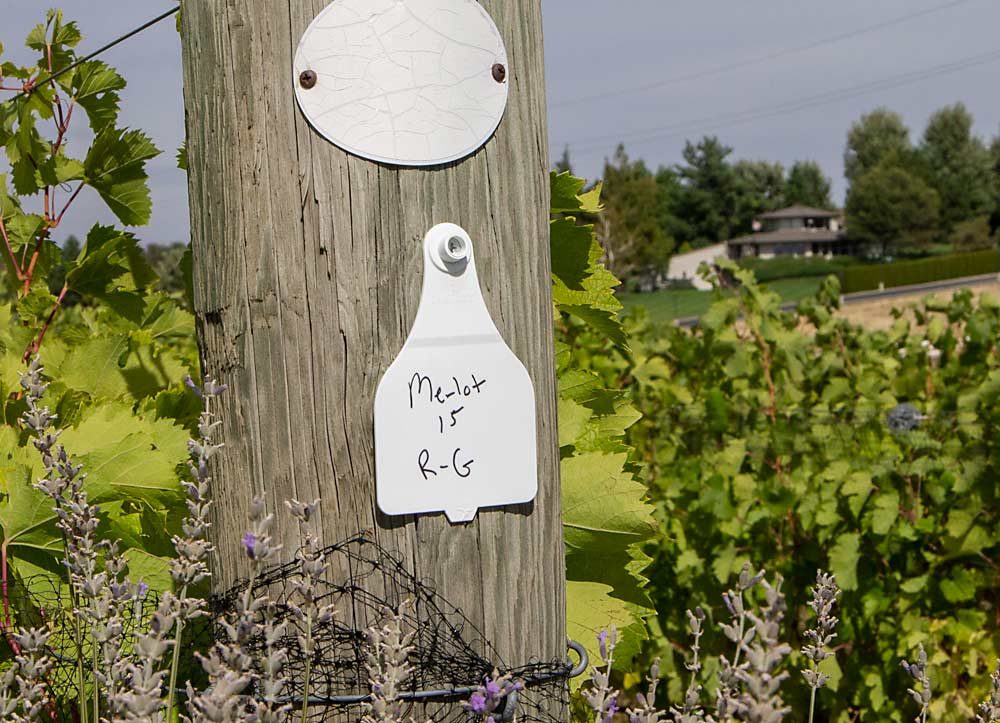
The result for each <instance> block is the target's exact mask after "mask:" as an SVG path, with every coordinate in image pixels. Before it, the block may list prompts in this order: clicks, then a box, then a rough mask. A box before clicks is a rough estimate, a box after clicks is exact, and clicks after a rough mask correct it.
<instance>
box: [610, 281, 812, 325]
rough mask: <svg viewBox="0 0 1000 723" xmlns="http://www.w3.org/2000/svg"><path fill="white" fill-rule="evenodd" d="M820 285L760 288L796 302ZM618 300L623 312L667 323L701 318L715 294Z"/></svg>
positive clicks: (666, 294)
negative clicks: (639, 308)
mask: <svg viewBox="0 0 1000 723" xmlns="http://www.w3.org/2000/svg"><path fill="white" fill-rule="evenodd" d="M822 282H823V279H822V278H821V277H807V278H800V279H780V280H778V281H772V282H771V283H768V284H764V286H766V287H767V288H769V289H771V290H772V291H775V292H777V293H778V295H779V296H781V298H782V300H783V301H800V300H802V299H804V298H806V297H807V296H811V295H812V294H814V293H815V292H816V290H817V289H818V288H819V285H820V284H821V283H822ZM619 298H620V299H621V302H622V304H624V305H625V311H629V310H630V309H634V308H635V307H637V306H644V307H646V310H647V311H648V312H649V315H650V316H651V317H652V318H653V319H654V320H656V321H671V320H673V319H683V318H684V317H688V316H701V315H702V314H704V313H705V311H707V310H708V307H709V306H710V305H711V303H712V301H714V300H715V294H714V293H713V292H711V291H696V290H694V289H679V290H671V289H666V290H664V291H654V292H652V293H649V294H621V295H620V297H619Z"/></svg>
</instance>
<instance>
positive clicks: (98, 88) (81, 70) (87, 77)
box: [69, 60, 126, 133]
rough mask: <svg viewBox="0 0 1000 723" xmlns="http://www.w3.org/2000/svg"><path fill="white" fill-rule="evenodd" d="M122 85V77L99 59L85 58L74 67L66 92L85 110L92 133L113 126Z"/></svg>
mask: <svg viewBox="0 0 1000 723" xmlns="http://www.w3.org/2000/svg"><path fill="white" fill-rule="evenodd" d="M125 85H126V83H125V79H124V78H122V77H121V76H120V75H119V74H118V73H117V72H116V71H115V70H114V69H113V68H112V67H111V66H109V65H107V64H106V63H103V62H101V61H100V60H88V61H87V62H85V63H81V64H80V65H79V66H77V68H76V70H75V71H74V75H73V78H72V84H71V86H70V89H69V92H70V94H71V95H72V96H73V98H74V99H75V100H76V102H77V103H78V104H79V105H80V107H81V108H83V109H84V110H85V111H86V112H87V118H88V119H89V121H90V128H91V130H93V131H94V133H100V132H101V131H103V130H104V129H106V128H108V127H113V126H114V125H115V123H116V122H117V121H118V110H119V103H120V98H119V95H118V93H119V91H121V90H122V89H124V88H125Z"/></svg>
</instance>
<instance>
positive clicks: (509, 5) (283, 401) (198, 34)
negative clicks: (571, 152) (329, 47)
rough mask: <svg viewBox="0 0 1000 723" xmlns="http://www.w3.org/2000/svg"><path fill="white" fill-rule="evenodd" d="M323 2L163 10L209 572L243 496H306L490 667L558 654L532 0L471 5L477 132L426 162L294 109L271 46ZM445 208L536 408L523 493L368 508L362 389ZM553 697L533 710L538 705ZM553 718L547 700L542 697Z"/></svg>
mask: <svg viewBox="0 0 1000 723" xmlns="http://www.w3.org/2000/svg"><path fill="white" fill-rule="evenodd" d="M325 4H326V3H325V2H324V0H286V1H279V0H198V2H185V3H184V6H183V28H182V31H183V44H184V81H185V103H186V107H187V137H188V157H189V167H190V172H189V177H190V198H191V240H192V244H193V247H194V286H195V305H196V309H197V319H198V329H199V341H200V347H201V353H202V359H203V365H204V369H205V372H206V373H208V374H211V375H215V376H217V377H218V378H220V380H222V381H224V382H226V383H228V384H229V385H230V390H231V391H230V393H229V394H228V395H226V397H225V398H224V405H223V406H224V408H223V421H224V425H225V442H226V444H227V446H228V450H227V452H226V454H225V455H223V459H222V461H221V462H220V463H219V464H220V466H219V469H218V471H217V480H216V482H215V498H216V508H215V510H216V512H215V516H216V521H215V526H214V534H215V542H216V544H217V546H218V554H217V560H216V563H217V564H216V568H215V571H216V572H215V575H216V577H215V580H216V585H218V586H226V585H228V584H229V583H230V582H232V581H233V580H234V579H236V578H238V577H240V576H241V575H245V573H246V567H245V559H244V558H245V556H244V555H243V554H242V551H241V549H240V545H239V539H240V536H241V534H242V532H243V530H244V529H245V527H246V518H247V509H248V505H249V501H250V499H251V497H252V496H253V495H254V494H263V495H264V496H265V499H266V500H267V502H268V505H269V507H270V509H272V510H274V511H277V512H279V530H278V534H279V536H280V539H281V541H282V542H283V544H284V545H285V550H286V553H287V556H290V555H291V554H292V551H293V550H294V549H295V548H296V544H297V531H296V529H295V528H294V526H293V525H292V524H291V522H290V520H289V519H288V517H287V516H286V515H285V514H284V513H285V510H284V506H283V503H284V500H286V499H288V498H292V497H294V498H297V499H300V500H312V499H314V498H316V497H319V498H321V499H322V505H321V525H322V529H323V533H324V536H325V542H327V543H333V542H336V541H339V540H341V539H343V538H346V537H348V536H351V535H353V534H356V533H357V532H359V531H370V532H371V534H373V535H374V536H375V537H376V538H377V539H378V540H379V541H380V542H382V543H383V544H384V545H385V546H386V547H388V548H392V549H395V550H397V551H399V552H400V553H401V554H402V556H403V558H404V559H405V560H406V561H408V563H410V564H412V566H413V568H414V569H415V572H416V574H417V575H418V576H420V577H421V578H427V579H430V580H433V581H434V583H435V585H436V587H437V589H438V590H439V592H440V593H441V594H442V595H444V597H445V598H447V599H448V600H449V601H450V602H452V603H453V604H455V605H456V606H458V607H459V608H461V609H462V610H463V611H464V613H465V614H466V615H467V616H468V617H469V618H470V619H471V620H472V621H473V622H474V623H476V624H477V625H478V626H479V628H480V629H481V630H482V632H483V633H484V634H485V636H486V637H487V639H488V640H489V641H491V642H492V643H493V644H494V645H495V647H496V648H497V651H498V652H499V654H500V655H501V657H502V658H503V660H504V662H506V663H507V664H513V665H518V664H523V663H527V662H528V661H530V660H553V659H556V658H559V657H561V656H564V655H565V648H566V646H565V643H566V637H565V601H564V594H565V593H564V567H563V546H562V531H561V522H560V510H559V457H558V442H557V431H556V410H555V407H556V404H555V400H556V390H555V378H554V365H553V341H552V306H551V288H550V283H551V281H550V259H549V231H548V205H549V187H548V173H547V159H548V152H547V140H546V110H545V83H544V72H543V57H542V29H541V28H542V26H541V22H542V21H541V8H540V0H484V1H483V5H484V6H485V8H486V9H487V10H488V11H489V12H490V14H491V15H492V16H493V18H494V20H495V22H496V24H497V26H498V27H499V29H500V31H501V34H502V35H503V38H504V41H505V42H506V45H507V51H508V56H509V62H510V69H509V82H510V84H511V85H510V98H509V105H508V108H507V112H506V116H505V118H504V120H503V122H502V123H501V125H500V127H499V129H498V131H497V132H496V134H495V136H494V137H493V138H492V139H491V140H490V142H489V143H488V144H487V145H486V147H485V148H483V149H481V150H480V151H479V152H478V153H476V154H475V155H474V156H472V157H470V158H467V159H465V160H463V161H460V162H458V163H454V164H450V165H448V166H445V167H437V168H430V169H422V170H401V169H397V168H392V167H387V166H384V165H379V164H376V163H371V162H367V161H364V160H361V159H359V158H356V157H352V156H349V155H348V154H346V153H344V152H342V151H340V150H339V149H338V148H336V147H335V146H333V145H332V144H330V143H329V142H327V141H326V140H324V139H323V138H321V137H320V136H319V135H318V134H317V133H316V132H314V131H313V130H312V129H311V128H310V127H309V125H308V124H307V123H306V121H305V119H304V118H303V117H302V115H301V114H300V112H299V110H298V108H297V106H296V102H295V98H294V91H293V86H292V78H293V72H292V57H293V54H294V50H295V47H296V44H297V43H298V40H299V38H300V36H301V34H302V32H303V31H304V30H305V29H306V27H307V26H308V24H309V23H310V22H311V20H312V19H313V18H314V17H315V15H316V13H318V12H319V11H320V10H321V9H322V8H323V7H324V6H325ZM440 222H454V223H457V224H459V225H461V226H462V227H464V228H465V229H466V230H468V232H469V234H470V235H471V237H472V239H473V241H474V243H475V244H476V255H477V256H476V257H477V265H478V267H479V276H480V280H481V284H482V287H483V293H484V296H485V298H486V302H487V305H488V307H489V309H490V312H491V313H492V315H493V317H494V319H495V320H496V322H497V326H498V327H499V329H500V331H501V333H502V334H503V336H504V338H505V339H506V341H507V343H508V344H509V345H510V347H511V348H512V349H513V350H514V352H515V353H516V354H517V355H518V357H519V358H520V359H521V360H522V361H523V362H524V364H525V366H526V367H527V368H528V370H529V372H530V374H531V377H532V380H533V382H534V386H535V392H536V398H537V406H538V458H539V470H538V478H539V493H538V497H537V499H536V500H535V502H534V503H533V504H530V505H525V506H521V507H517V508H507V509H496V510H481V511H480V512H479V516H478V518H477V520H476V521H475V522H473V523H471V524H467V525H454V526H453V525H450V524H449V523H448V522H447V521H446V520H445V519H444V516H443V515H435V516H428V517H420V518H416V519H414V518H387V517H385V516H383V515H382V514H381V513H379V512H378V511H377V509H376V506H375V486H374V484H375V483H374V463H373V432H372V429H373V419H372V406H373V397H374V393H375V389H376V385H377V383H378V381H379V379H380V377H381V375H382V374H383V373H384V372H385V369H386V367H387V366H388V364H389V363H390V362H391V361H392V360H393V358H394V357H395V355H396V354H397V353H398V352H399V350H400V348H401V347H402V345H403V342H404V340H405V338H406V335H407V333H408V331H409V328H410V324H411V322H412V320H413V318H414V316H415V314H416V309H417V302H418V300H419V295H420V281H421V275H422V260H421V258H422V257H421V250H422V243H421V242H422V238H423V236H424V234H425V233H426V231H427V230H428V229H429V228H431V226H433V225H434V224H436V223H440ZM554 710H555V709H554ZM555 714H556V715H557V716H562V715H563V713H562V712H561V711H556V713H555Z"/></svg>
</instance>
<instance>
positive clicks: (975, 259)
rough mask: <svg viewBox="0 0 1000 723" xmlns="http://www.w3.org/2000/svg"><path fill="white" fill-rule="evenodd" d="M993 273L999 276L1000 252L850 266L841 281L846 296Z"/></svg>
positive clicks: (982, 252) (978, 252)
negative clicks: (997, 273) (878, 289)
mask: <svg viewBox="0 0 1000 723" xmlns="http://www.w3.org/2000/svg"><path fill="white" fill-rule="evenodd" d="M994 272H1000V251H998V250H996V249H988V250H986V251H974V252H971V253H965V254H952V255H950V256H935V257H933V258H928V259H920V260H919V261H899V262H896V263H891V264H864V265H858V266H848V267H847V268H846V269H843V270H842V271H841V272H840V280H841V290H842V291H843V293H845V294H850V293H854V292H857V291H872V290H874V289H877V288H879V286H880V285H881V286H883V287H885V288H887V289H888V288H892V287H894V286H910V285H911V284H926V283H929V282H932V281H944V280H945V279H957V278H961V277H963V276H976V275H978V274H991V273H994Z"/></svg>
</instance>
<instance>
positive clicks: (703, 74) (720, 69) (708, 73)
mask: <svg viewBox="0 0 1000 723" xmlns="http://www.w3.org/2000/svg"><path fill="white" fill-rule="evenodd" d="M968 1H969V0H952V2H948V3H945V4H944V5H937V6H934V7H931V8H926V9H924V10H920V11H918V12H915V13H908V14H906V15H901V16H899V17H896V18H892V19H890V20H885V21H883V22H880V23H876V24H875V25H868V26H865V27H863V28H857V29H855V30H851V31H848V32H846V33H840V34H839V35H832V36H830V37H827V38H823V39H821V40H816V41H814V42H811V43H807V44H805V45H798V46H795V47H792V48H786V49H784V50H777V51H773V52H770V53H766V54H764V55H758V56H755V57H752V58H747V59H745V60H740V61H736V62H733V63H728V64H726V65H719V66H716V67H714V68H707V69H705V70H701V71H695V72H693V73H688V74H685V75H676V76H673V77H670V78H665V79H663V80H657V81H654V82H651V83H645V84H643V85H636V86H632V87H629V88H621V89H619V90H611V91H606V92H603V93H594V94H592V95H586V96H582V97H579V98H570V99H567V100H561V101H556V102H554V103H550V104H549V105H550V107H552V108H564V107H567V106H573V105H580V104H582V103H590V102H593V101H595V100H604V99H607V98H618V97H621V96H624V95H633V94H636V93H643V92H646V91H651V90H658V89H660V88H665V87H667V86H670V85H676V84H677V83H684V82H687V81H691V80H701V79H703V78H711V77H713V76H716V75H722V74H724V73H728V72H730V71H733V70H742V69H743V68H749V67H753V66H755V65H760V64H762V63H767V62H770V61H772V60H776V59H777V58H784V57H787V56H789V55H796V54H798V53H803V52H805V51H807V50H814V49H815V48H821V47H823V46H825V45H832V44H834V43H839V42H841V41H843V40H850V39H851V38H855V37H859V36H861V35H866V34H868V33H873V32H875V31H878V30H883V29H885V28H889V27H892V26H894V25H899V24H901V23H904V22H907V21H909V20H915V19H917V18H921V17H925V16H927V15H931V14H934V13H939V12H941V11H943V10H949V9H951V8H953V7H957V6H958V5H964V4H965V3H967V2H968Z"/></svg>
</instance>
